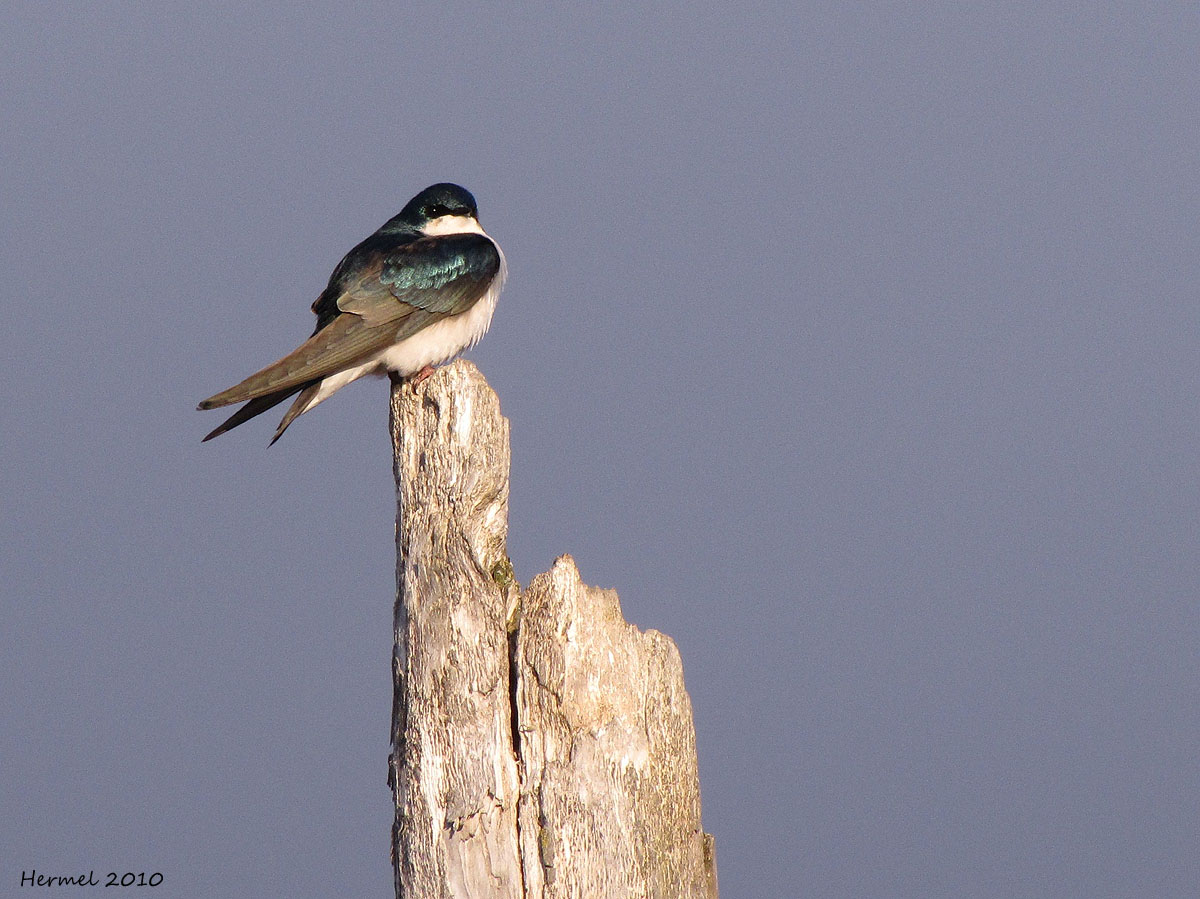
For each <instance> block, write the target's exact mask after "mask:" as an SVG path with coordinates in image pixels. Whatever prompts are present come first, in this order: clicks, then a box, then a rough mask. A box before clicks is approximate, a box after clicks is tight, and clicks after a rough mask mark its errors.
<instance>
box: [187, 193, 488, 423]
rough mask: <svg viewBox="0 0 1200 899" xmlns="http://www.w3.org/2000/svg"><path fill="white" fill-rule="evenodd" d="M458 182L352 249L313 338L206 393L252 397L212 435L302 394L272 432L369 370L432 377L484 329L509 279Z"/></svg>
mask: <svg viewBox="0 0 1200 899" xmlns="http://www.w3.org/2000/svg"><path fill="white" fill-rule="evenodd" d="M478 215H479V211H478V208H477V207H476V205H475V198H474V197H473V196H471V194H470V192H468V191H467V190H465V189H464V188H461V187H459V186H458V185H457V184H435V185H433V186H432V187H427V188H425V190H423V191H421V192H420V193H419V194H417V195H416V196H415V197H413V198H412V199H411V200H409V202H408V205H407V206H405V207H404V208H403V209H402V210H400V214H399V215H397V216H396V217H395V218H393V219H390V220H389V221H388V222H386V223H385V224H384V225H383V227H381V228H380V229H379V230H378V231H376V232H375V233H374V234H372V235H371V236H370V237H368V238H367V239H366V240H364V241H363V242H362V243H360V244H359V245H358V246H356V247H355V248H354V249H353V250H351V251H350V252H349V253H347V254H346V256H345V258H344V259H342V261H341V262H340V263H338V267H337V268H335V269H334V270H333V274H332V275H330V277H329V285H328V286H327V287H326V288H325V290H324V291H322V292H321V295H320V296H319V297H317V301H316V302H315V303H313V305H312V311H313V312H315V313H316V316H317V328H316V330H315V331H313V335H312V337H310V338H308V340H306V341H305V342H304V343H302V344H301V345H300V346H299V347H297V348H296V349H295V350H293V351H292V352H290V353H288V354H287V355H286V356H284V357H283V358H282V359H280V360H279V361H278V362H273V363H272V364H270V365H268V366H267V367H266V368H264V369H263V370H262V371H260V372H257V373H255V374H253V375H251V376H250V377H248V378H246V380H244V381H242V382H241V383H240V384H236V385H234V386H233V387H230V388H229V389H228V390H223V391H222V392H221V393H218V394H217V395H216V396H211V397H209V398H208V399H206V400H204V402H202V403H201V404H200V405H199V406H198V407H197V408H199V409H215V408H217V407H218V406H228V405H230V404H231V403H240V402H243V401H247V400H248V401H249V402H246V405H244V406H242V408H241V409H239V410H238V411H237V412H235V413H234V414H233V415H232V416H230V418H229V419H228V420H226V421H225V423H224V424H222V425H221V426H220V427H219V428H217V429H216V430H215V431H213V432H212V433H211V434H209V435H208V436H207V437H205V438H204V439H205V440H211V439H212V438H214V437H216V436H217V435H218V434H224V433H225V432H226V431H228V430H229V429H230V428H236V427H237V426H238V425H240V424H242V423H243V422H245V421H249V420H250V419H251V418H253V417H254V416H256V415H260V414H261V413H263V412H266V411H267V410H268V409H270V408H272V407H273V406H276V405H278V404H279V403H282V402H283V401H284V400H286V399H287V398H288V397H290V396H292V395H293V394H296V393H299V394H300V395H299V396H297V397H296V401H295V402H294V403H292V406H291V408H290V409H288V412H287V415H285V416H284V417H283V421H281V422H280V423H279V427H278V428H276V430H275V436H274V437H273V438H271V443H274V442H275V441H276V440H278V439H279V438H280V437H281V436H282V435H283V432H284V431H285V430H287V426H288V425H290V424H291V423H292V422H293V421H295V419H296V416H298V415H303V414H304V413H305V412H307V411H308V410H309V409H311V408H312V407H313V406H315V405H317V403H320V402H322V401H323V400H325V399H327V398H328V397H329V396H331V395H332V394H333V393H334V392H335V391H337V390H339V389H341V388H342V387H345V386H346V385H347V384H349V383H350V382H351V381H353V380H355V379H357V378H361V377H362V376H363V375H369V374H384V373H385V372H392V373H394V374H396V375H399V376H400V377H409V376H411V375H414V374H415V375H417V379H418V380H421V379H422V378H424V377H426V376H428V375H429V374H430V373H431V372H432V371H433V366H434V365H440V364H441V363H443V362H448V361H449V360H451V359H453V358H454V357H455V356H457V355H458V354H459V353H461V352H462V351H463V350H465V349H469V348H470V347H473V346H474V345H475V344H476V343H478V342H479V339H480V338H481V337H483V335H484V334H485V333H486V332H487V329H488V325H490V324H491V322H492V312H493V311H494V310H495V308H496V298H497V297H499V296H500V288H501V287H502V286H503V284H504V277H505V274H506V268H505V265H504V254H503V253H501V252H500V247H499V245H497V244H496V242H495V241H494V240H492V239H491V238H490V237H488V236H487V234H486V233H485V232H484V230H483V228H482V227H480V225H479V218H478Z"/></svg>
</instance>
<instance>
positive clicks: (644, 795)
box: [389, 360, 717, 899]
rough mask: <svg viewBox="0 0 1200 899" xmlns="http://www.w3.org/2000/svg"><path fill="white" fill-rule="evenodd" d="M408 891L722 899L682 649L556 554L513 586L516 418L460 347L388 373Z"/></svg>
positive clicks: (405, 897) (398, 774) (395, 763)
mask: <svg viewBox="0 0 1200 899" xmlns="http://www.w3.org/2000/svg"><path fill="white" fill-rule="evenodd" d="M392 440H393V447H394V451H395V456H394V460H395V463H394V465H395V474H396V491H397V498H398V503H399V512H398V515H397V521H396V528H397V530H396V545H397V565H396V579H397V595H396V606H395V636H396V646H395V654H394V678H395V697H394V702H393V708H392V755H391V759H390V770H389V782H390V783H391V786H392V792H393V795H394V797H395V802H396V818H395V825H394V827H393V833H392V855H393V862H394V866H395V877H396V896H397V897H398V899H399V897H402V899H433V897H437V899H443V897H445V899H449V897H462V899H466V897H470V899H484V897H487V899H492V897H496V899H509V897H512V899H534V897H536V899H551V897H580V899H604V897H614V899H617V897H620V899H625V897H648V899H649V897H654V899H659V897H661V899H691V897H696V899H701V897H703V899H715V897H716V895H717V887H716V866H715V861H714V857H713V843H712V837H710V836H708V835H707V834H705V833H704V832H703V831H702V829H701V827H700V785H699V779H698V775H697V768H696V747H695V732H694V730H693V727H692V717H691V704H690V702H689V700H688V696H687V693H686V691H685V690H684V687H683V669H682V665H681V663H680V659H679V653H678V650H677V649H676V648H675V645H674V643H672V642H671V640H670V638H668V637H666V636H664V635H662V634H659V633H658V632H656V631H646V632H644V633H643V632H641V631H639V630H638V629H637V628H635V627H633V626H631V625H629V624H626V623H625V621H624V619H623V618H622V617H621V610H620V605H619V603H618V600H617V595H616V593H614V592H612V591H610V590H598V589H595V588H591V587H586V586H584V585H583V583H582V582H581V580H580V577H579V572H578V571H577V570H576V568H575V563H574V562H573V561H572V560H571V559H570V557H569V556H562V557H560V558H559V559H557V560H556V561H555V563H554V567H553V568H552V569H551V570H550V571H549V572H547V573H545V574H541V575H538V576H537V577H536V578H534V580H533V582H532V583H531V584H530V586H529V588H528V589H527V590H526V591H525V592H524V594H521V592H520V590H519V587H518V585H517V584H516V582H515V580H514V578H513V571H512V565H511V564H510V562H509V560H508V555H507V551H506V546H505V539H506V534H507V526H508V470H509V445H508V421H507V420H506V419H505V418H504V417H503V416H501V414H500V404H499V401H498V399H497V398H496V395H495V393H493V392H492V390H491V388H490V387H489V386H488V384H487V382H486V381H485V380H484V379H483V376H482V375H480V374H479V372H478V370H477V369H476V368H475V367H474V366H473V365H472V364H471V363H469V362H465V361H462V360H460V361H458V362H455V363H453V364H451V365H449V366H446V367H444V368H442V369H440V370H438V371H437V372H436V373H435V374H434V375H433V376H432V377H430V378H429V379H428V380H426V381H424V382H423V383H421V384H419V385H415V386H414V385H412V384H407V383H398V384H394V385H393V387H392Z"/></svg>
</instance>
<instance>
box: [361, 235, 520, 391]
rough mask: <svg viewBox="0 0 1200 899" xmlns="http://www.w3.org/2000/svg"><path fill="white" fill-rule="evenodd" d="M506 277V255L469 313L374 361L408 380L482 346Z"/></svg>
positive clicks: (418, 335)
mask: <svg viewBox="0 0 1200 899" xmlns="http://www.w3.org/2000/svg"><path fill="white" fill-rule="evenodd" d="M505 274H506V270H505V265H504V255H503V254H501V256H500V271H499V272H497V274H496V277H495V278H493V279H492V284H491V286H490V287H489V288H488V290H487V293H485V294H484V295H483V296H482V297H480V298H479V300H478V301H476V303H475V305H474V306H472V307H471V308H470V309H468V310H467V311H466V312H460V313H459V314H458V315H453V316H450V317H449V318H443V319H441V320H440V321H437V322H434V323H433V324H432V325H429V326H428V327H425V328H422V329H421V330H420V331H418V332H417V333H416V334H413V335H412V336H410V337H406V338H405V339H404V340H402V341H400V342H399V343H397V344H393V345H392V346H390V347H388V348H387V349H386V350H382V351H381V352H380V353H379V355H377V356H376V357H375V359H374V362H375V364H376V365H377V366H381V367H383V368H386V369H387V370H388V371H394V372H396V373H397V374H399V375H402V376H405V377H407V376H408V375H412V374H416V373H417V372H419V371H420V370H421V369H422V368H424V367H425V366H426V365H441V364H442V363H443V362H448V361H450V360H451V359H453V358H454V357H455V356H457V355H458V354H459V353H461V352H462V351H463V350H467V349H470V348H471V347H473V346H475V344H477V343H479V341H480V339H481V338H482V337H483V335H484V334H486V333H487V329H488V327H489V326H490V325H491V323H492V313H493V312H495V311H496V300H497V299H498V298H499V296H500V288H501V287H503V286H504V277H505Z"/></svg>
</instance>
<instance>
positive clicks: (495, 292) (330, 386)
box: [303, 215, 508, 412]
mask: <svg viewBox="0 0 1200 899" xmlns="http://www.w3.org/2000/svg"><path fill="white" fill-rule="evenodd" d="M424 231H425V233H426V234H430V235H441V234H464V233H473V234H483V236H484V237H487V234H486V233H485V232H484V230H483V229H482V228H481V227H480V226H479V222H477V221H476V220H475V219H473V218H467V217H465V216H450V215H446V216H442V217H441V218H440V219H435V220H434V221H433V222H430V223H429V225H427V226H426V227H425V229H424ZM488 239H489V240H490V239H491V238H488ZM493 243H495V241H493ZM496 252H497V253H499V254H500V271H498V272H497V273H496V277H495V278H493V279H492V283H491V286H490V287H488V290H487V293H485V294H484V295H483V296H482V297H480V298H479V299H478V300H477V301H476V303H475V305H474V306H472V307H471V308H470V309H468V310H467V311H466V312H461V313H459V314H458V315H454V316H451V317H450V318H443V319H442V320H440V321H437V322H434V323H433V324H432V325H428V326H426V327H424V328H422V329H421V330H420V331H418V332H417V333H416V334H413V335H412V336H411V337H407V338H405V339H404V340H401V341H400V342H399V343H396V344H393V345H392V346H390V347H388V348H387V349H385V350H381V351H380V352H378V353H376V354H375V355H374V356H372V357H371V358H370V359H369V360H367V361H366V362H364V363H362V364H361V365H356V366H355V367H354V368H347V369H345V370H344V371H340V372H338V373H337V374H334V375H330V376H329V377H327V378H325V379H324V380H322V381H321V385H320V387H319V388H318V389H317V393H316V395H315V396H314V397H313V398H312V399H311V400H310V401H309V403H308V405H306V406H305V407H304V410H303V411H304V412H307V411H308V410H309V409H311V408H313V407H314V406H316V405H317V404H318V403H321V402H324V401H325V400H327V399H329V397H331V396H333V394H335V393H337V391H339V390H341V389H342V388H343V387H345V386H346V385H347V384H349V383H350V382H351V381H357V380H358V379H359V378H361V377H363V375H383V374H387V373H388V372H390V371H393V372H396V373H397V374H398V375H401V376H402V377H408V376H409V375H415V374H416V373H417V372H419V371H420V370H421V369H423V368H424V367H425V366H426V365H441V364H442V363H443V362H449V361H450V360H451V359H453V358H454V357H455V356H457V355H458V354H459V353H461V352H462V351H463V350H469V349H470V348H471V347H473V346H475V344H477V343H479V341H480V340H481V339H482V338H483V335H484V334H486V333H487V329H488V327H489V326H490V325H491V323H492V313H493V312H495V311H496V300H497V299H498V298H499V296H500V289H501V288H502V287H503V286H504V279H505V278H506V277H507V276H508V267H507V265H506V264H505V261H504V253H503V252H502V251H501V250H500V247H499V245H498V244H497V246H496Z"/></svg>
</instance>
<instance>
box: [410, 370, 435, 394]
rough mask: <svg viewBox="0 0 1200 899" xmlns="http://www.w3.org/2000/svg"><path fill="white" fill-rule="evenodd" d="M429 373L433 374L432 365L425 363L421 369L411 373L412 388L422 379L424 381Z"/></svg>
mask: <svg viewBox="0 0 1200 899" xmlns="http://www.w3.org/2000/svg"><path fill="white" fill-rule="evenodd" d="M431 374H433V366H432V365H426V366H425V367H424V368H423V369H421V370H420V371H419V372H417V373H416V374H415V375H413V376H412V384H413V389H414V390H415V389H416V387H417V385H418V384H420V383H421V382H422V381H424V380H425V379H426V378H428V377H429V376H430V375H431Z"/></svg>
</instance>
